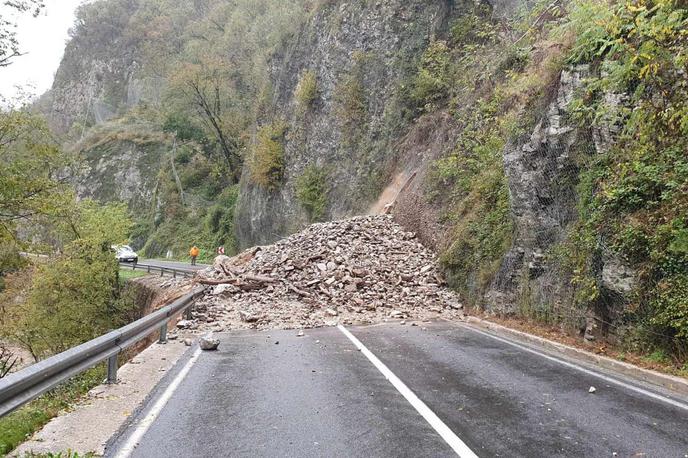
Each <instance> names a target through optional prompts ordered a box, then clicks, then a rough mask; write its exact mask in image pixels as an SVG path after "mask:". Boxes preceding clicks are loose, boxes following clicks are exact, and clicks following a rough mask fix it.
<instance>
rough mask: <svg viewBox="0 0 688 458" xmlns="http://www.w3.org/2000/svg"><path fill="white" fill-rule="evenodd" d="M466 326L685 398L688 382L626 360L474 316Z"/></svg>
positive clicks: (468, 320) (687, 392) (687, 394)
mask: <svg viewBox="0 0 688 458" xmlns="http://www.w3.org/2000/svg"><path fill="white" fill-rule="evenodd" d="M467 324H468V325H469V326H471V327H478V328H480V329H482V330H484V331H487V332H488V333H495V334H498V335H501V336H503V337H506V338H513V339H515V340H517V341H519V342H522V343H525V344H532V345H535V346H537V347H540V348H542V349H543V351H546V352H549V353H552V354H555V355H560V356H561V357H562V358H568V359H571V360H573V361H576V360H578V361H582V362H583V363H586V364H589V365H591V366H594V367H599V368H600V369H604V370H608V371H611V372H614V373H617V374H621V375H624V376H626V377H629V378H631V379H635V380H637V381H640V382H644V383H648V384H650V385H654V386H657V387H660V388H663V389H665V390H669V391H670V392H673V393H676V394H678V395H679V396H685V397H687V398H688V379H684V378H681V377H677V376H674V375H670V374H664V373H662V372H658V371H654V370H651V369H646V368H644V367H640V366H636V365H635V364H630V363H627V362H625V361H619V360H617V359H614V358H611V357H609V356H603V355H597V354H595V353H591V352H589V351H587V350H584V349H582V348H577V347H574V346H571V345H567V344H564V343H561V342H557V341H554V340H550V339H546V338H544V337H540V336H538V335H533V334H528V333H527V332H523V331H519V330H517V329H512V328H509V327H506V326H503V325H501V324H497V323H494V322H492V321H488V320H483V319H481V318H477V317H473V316H471V317H467Z"/></svg>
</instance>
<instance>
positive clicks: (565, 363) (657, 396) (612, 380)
mask: <svg viewBox="0 0 688 458" xmlns="http://www.w3.org/2000/svg"><path fill="white" fill-rule="evenodd" d="M459 326H461V327H463V328H466V329H469V330H471V331H473V332H477V333H478V334H482V335H484V336H486V337H491V338H492V339H495V340H498V341H500V342H503V343H505V344H508V345H511V346H512V347H516V348H519V349H521V350H524V351H527V352H529V353H533V354H535V355H538V356H541V357H543V358H545V359H548V360H550V361H554V362H557V363H559V364H561V365H563V366H566V367H570V368H572V369H576V370H577V371H580V372H583V373H585V374H588V375H592V376H593V377H597V378H599V379H602V380H604V381H605V382H609V383H613V384H615V385H619V386H622V387H624V388H626V389H628V390H631V391H635V392H636V393H640V394H642V395H644V396H647V397H650V398H652V399H656V400H658V401H662V402H665V403H667V404H671V405H672V406H674V407H678V408H679V409H683V410H688V405H687V404H684V403H682V402H680V401H676V400H675V399H671V398H668V397H666V396H662V395H661V394H657V393H653V392H652V391H649V390H645V389H643V388H640V387H638V386H635V385H631V384H630V383H626V382H622V381H621V380H617V379H615V378H612V377H607V376H606V375H603V374H601V373H599V372H595V371H592V370H590V369H586V368H584V367H581V366H578V365H577V364H574V363H570V362H568V361H564V360H563V359H559V358H557V357H555V356H550V355H548V354H546V353H542V352H540V351H537V350H535V349H533V348H530V347H528V346H526V345H521V344H519V343H516V342H512V341H511V340H509V339H504V338H502V337H499V336H496V335H494V334H490V333H489V332H485V331H481V330H479V329H475V328H474V327H472V326H469V325H465V324H459Z"/></svg>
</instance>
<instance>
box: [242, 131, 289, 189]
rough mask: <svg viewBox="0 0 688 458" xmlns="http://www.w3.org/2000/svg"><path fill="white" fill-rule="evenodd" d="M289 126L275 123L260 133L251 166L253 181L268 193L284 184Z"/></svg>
mask: <svg viewBox="0 0 688 458" xmlns="http://www.w3.org/2000/svg"><path fill="white" fill-rule="evenodd" d="M286 131H287V125H286V124H285V123H284V122H275V123H272V124H268V125H267V126H263V127H261V128H260V130H259V131H258V139H257V142H256V146H255V148H254V150H253V157H252V160H251V162H250V164H249V166H250V169H251V179H252V180H253V182H254V183H256V184H257V185H259V186H261V187H262V188H265V189H266V190H268V191H274V190H275V189H277V188H278V187H279V185H280V183H281V182H282V173H283V171H284V135H285V134H286Z"/></svg>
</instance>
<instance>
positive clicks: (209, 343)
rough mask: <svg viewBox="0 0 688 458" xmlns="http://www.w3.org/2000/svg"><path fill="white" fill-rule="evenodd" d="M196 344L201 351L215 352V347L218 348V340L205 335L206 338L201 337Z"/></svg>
mask: <svg viewBox="0 0 688 458" xmlns="http://www.w3.org/2000/svg"><path fill="white" fill-rule="evenodd" d="M198 344H199V346H200V347H201V350H205V351H213V350H217V347H219V346H220V340H219V339H216V338H214V337H213V336H211V335H207V336H203V337H201V338H200V339H199V341H198Z"/></svg>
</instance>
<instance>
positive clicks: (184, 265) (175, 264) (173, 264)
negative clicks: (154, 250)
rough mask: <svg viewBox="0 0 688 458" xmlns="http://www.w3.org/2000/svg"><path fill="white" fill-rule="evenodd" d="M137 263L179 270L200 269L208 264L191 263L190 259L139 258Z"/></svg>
mask: <svg viewBox="0 0 688 458" xmlns="http://www.w3.org/2000/svg"><path fill="white" fill-rule="evenodd" d="M139 264H148V265H151V266H157V267H169V268H170V269H181V270H201V269H205V268H206V267H208V264H196V265H195V266H192V265H191V260H189V262H179V261H161V260H159V259H139Z"/></svg>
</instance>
